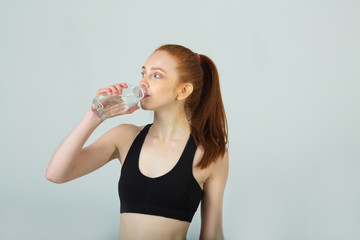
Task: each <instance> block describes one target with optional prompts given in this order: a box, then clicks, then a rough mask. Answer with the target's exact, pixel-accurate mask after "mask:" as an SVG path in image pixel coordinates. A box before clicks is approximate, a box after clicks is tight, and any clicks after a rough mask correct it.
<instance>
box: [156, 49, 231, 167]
mask: <svg viewBox="0 0 360 240" xmlns="http://www.w3.org/2000/svg"><path fill="white" fill-rule="evenodd" d="M158 50H161V51H166V52H167V53H168V54H170V55H171V56H173V57H174V58H175V59H176V61H177V64H178V66H177V70H178V75H179V81H180V82H185V83H187V82H189V83H191V84H192V85H193V92H192V93H191V95H190V96H189V97H188V98H187V99H186V101H185V112H186V114H187V116H188V119H189V122H190V126H191V133H192V135H193V137H194V140H195V142H196V144H197V145H200V146H202V147H203V149H204V155H203V157H202V159H201V161H200V162H199V164H198V166H199V167H200V168H201V169H203V168H206V167H208V166H209V165H210V164H211V163H212V162H214V161H216V160H217V159H218V158H219V157H220V156H223V155H224V154H225V152H226V144H227V142H228V125H227V120H226V115H225V109H224V105H223V101H222V97H221V91H220V81H219V74H218V71H217V68H216V66H215V64H214V62H213V61H212V60H211V59H210V58H209V57H207V56H205V55H202V54H201V55H197V54H195V53H194V52H192V51H191V50H190V49H188V48H186V47H184V46H181V45H174V44H167V45H163V46H161V47H159V48H158V49H156V50H155V51H158Z"/></svg>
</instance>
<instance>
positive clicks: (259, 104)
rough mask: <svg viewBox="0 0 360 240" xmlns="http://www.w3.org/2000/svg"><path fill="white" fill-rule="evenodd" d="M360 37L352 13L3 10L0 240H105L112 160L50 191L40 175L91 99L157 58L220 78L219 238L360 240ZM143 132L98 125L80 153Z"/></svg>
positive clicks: (78, 5)
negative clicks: (170, 56) (222, 185)
mask: <svg viewBox="0 0 360 240" xmlns="http://www.w3.org/2000/svg"><path fill="white" fill-rule="evenodd" d="M359 26H360V2H359V1H358V0H337V1H335V0H311V1H309V0H302V1H292V0H273V1H266V0H254V1H235V0H234V1H230V0H222V1H219V0H217V1H210V0H207V1H196V0H192V1H190V0H182V1H169V0H167V1H166V0H153V1H145V0H144V1H132V0H117V1H115V0H112V1H110V0H109V1H108V0H103V1H95V0H83V1H80V0H71V1H70V0H63V1H54V0H42V1H41V0H31V1H30V0H29V1H27V0H22V1H21V0H8V1H5V0H0V81H1V83H0V84H1V85H0V89H1V94H0V100H1V124H0V131H1V132H0V143H1V144H0V146H1V153H0V154H1V155H0V239H4V240H11V239H36V240H43V239H52V240H60V239H69V240H75V239H76V240H78V239H84V240H85V239H86V240H115V239H117V237H118V230H119V216H120V212H119V209H120V205H119V199H118V193H117V183H118V179H119V176H120V175H119V174H120V169H121V165H120V164H119V162H118V161H112V162H110V163H108V164H107V165H105V166H104V167H103V168H101V169H99V170H97V171H95V172H93V173H91V174H89V175H86V176H84V177H81V178H79V179H76V180H74V181H71V182H68V183H65V184H60V185H58V184H54V183H51V182H49V181H47V180H46V178H45V172H46V168H47V165H48V163H49V161H50V158H51V156H52V154H53V153H54V151H55V150H56V148H57V147H58V145H59V144H60V143H61V142H62V140H63V139H64V138H65V137H66V136H67V135H68V134H69V133H70V131H71V130H72V129H73V128H74V127H75V126H76V124H77V123H78V122H79V121H80V119H81V118H82V117H83V115H84V114H85V112H86V111H87V110H88V109H89V107H90V104H91V101H92V98H93V97H94V96H95V94H96V91H97V90H98V89H99V88H104V87H107V86H109V85H111V84H113V83H116V82H129V83H137V82H138V81H140V79H141V75H140V71H141V66H142V65H143V63H144V62H145V61H146V58H147V57H148V56H149V55H150V54H151V53H152V52H153V51H154V50H155V49H156V48H157V47H159V46H160V45H162V44H165V43H176V44H182V45H185V46H187V47H189V48H190V49H192V50H193V51H195V52H198V53H201V54H206V55H208V56H209V57H211V58H212V59H213V60H214V62H215V63H216V64H217V67H218V70H219V73H220V80H221V90H222V94H223V100H224V105H225V109H226V113H227V117H228V123H229V153H230V172H229V178H228V183H227V187H226V191H225V197H224V208H223V228H224V234H225V238H226V239H230V240H310V239H311V240H333V239H334V240H335V239H346V240H358V239H360V187H359V183H360V174H359V170H360V162H359V160H360V127H359V124H360V94H359V93H360V91H359V90H360V82H359V78H360V27H359ZM151 121H152V114H151V113H150V112H147V111H142V110H139V111H137V112H135V113H134V114H133V115H130V116H123V117H117V118H113V119H109V120H107V121H105V122H104V123H103V124H102V125H100V126H99V127H98V128H97V129H96V131H95V132H94V133H93V135H92V136H91V137H90V139H89V140H88V142H87V144H89V143H91V142H92V141H94V140H95V139H96V138H97V137H99V136H100V135H102V134H103V133H105V132H106V131H107V130H109V129H110V128H112V127H114V126H116V125H118V124H121V123H132V124H136V125H144V124H147V123H149V122H151ZM199 232H200V215H199V211H198V212H197V213H196V215H195V217H194V219H193V222H192V224H191V226H190V229H189V232H188V239H198V237H199Z"/></svg>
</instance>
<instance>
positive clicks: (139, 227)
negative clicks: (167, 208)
mask: <svg viewBox="0 0 360 240" xmlns="http://www.w3.org/2000/svg"><path fill="white" fill-rule="evenodd" d="M189 225H190V223H189V222H185V221H180V220H176V219H171V218H166V217H160V216H154V215H147V214H138V213H122V214H121V215H120V233H119V240H130V239H143V240H159V239H163V240H185V239H186V233H187V230H188V228H189Z"/></svg>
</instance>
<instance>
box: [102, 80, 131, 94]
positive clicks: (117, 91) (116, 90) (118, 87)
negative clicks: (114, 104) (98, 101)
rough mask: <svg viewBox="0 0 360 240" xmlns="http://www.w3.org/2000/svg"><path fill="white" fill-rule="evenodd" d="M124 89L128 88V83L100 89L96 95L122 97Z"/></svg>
mask: <svg viewBox="0 0 360 240" xmlns="http://www.w3.org/2000/svg"><path fill="white" fill-rule="evenodd" d="M123 88H128V85H127V84H126V83H116V84H114V85H111V86H109V87H108V88H103V89H99V90H98V91H97V93H96V96H98V95H102V94H109V95H113V96H118V95H121V93H122V89H123Z"/></svg>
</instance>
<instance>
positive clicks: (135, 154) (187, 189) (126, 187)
mask: <svg viewBox="0 0 360 240" xmlns="http://www.w3.org/2000/svg"><path fill="white" fill-rule="evenodd" d="M150 126H151V124H149V125H147V126H145V127H144V128H143V129H142V130H141V132H140V133H139V134H138V135H137V137H136V138H135V140H134V142H133V143H132V145H131V147H130V149H129V152H128V154H127V156H126V159H125V162H124V164H123V166H122V168H121V175H120V179H119V184H118V191H119V197H120V212H121V213H125V212H132V213H143V214H150V215H157V216H163V217H167V218H173V219H178V220H181V221H187V222H191V220H192V218H193V216H194V214H195V212H196V210H197V208H198V206H199V203H200V201H201V199H202V196H203V190H202V189H201V188H200V186H199V184H198V182H197V181H196V179H195V178H194V176H193V173H192V168H193V159H194V155H195V151H196V148H197V146H196V144H195V142H194V139H193V137H192V136H191V135H190V137H189V140H188V142H187V144H186V147H185V149H184V151H183V153H182V155H181V157H180V159H179V161H178V162H177V163H176V165H175V166H174V167H173V169H171V170H170V171H169V172H168V173H166V174H164V175H162V176H159V177H155V178H150V177H147V176H145V175H143V174H142V173H141V172H140V169H139V155H140V150H141V147H142V145H143V143H144V140H145V137H146V135H147V133H148V131H149V128H150Z"/></svg>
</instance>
